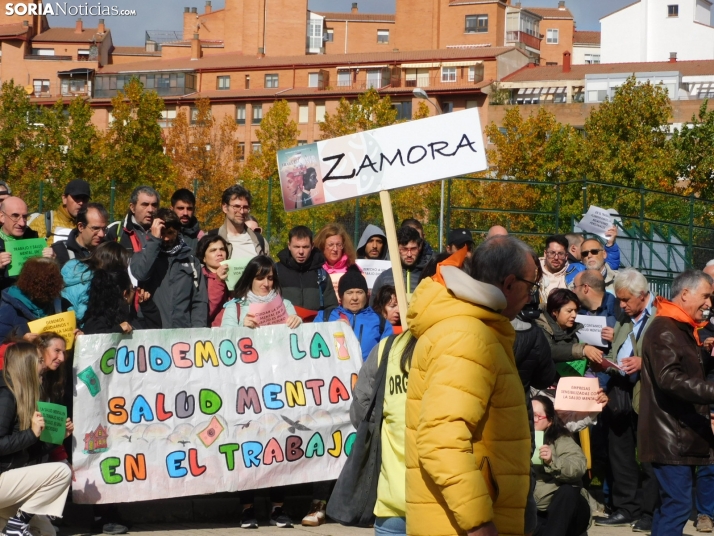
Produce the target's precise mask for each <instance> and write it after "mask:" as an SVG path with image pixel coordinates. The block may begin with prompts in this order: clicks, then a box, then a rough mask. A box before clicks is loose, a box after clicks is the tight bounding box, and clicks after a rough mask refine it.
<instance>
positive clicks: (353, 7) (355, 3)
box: [352, 2, 359, 13]
mask: <svg viewBox="0 0 714 536" xmlns="http://www.w3.org/2000/svg"><path fill="white" fill-rule="evenodd" d="M357 11H359V10H358V9H357V2H352V13H357Z"/></svg>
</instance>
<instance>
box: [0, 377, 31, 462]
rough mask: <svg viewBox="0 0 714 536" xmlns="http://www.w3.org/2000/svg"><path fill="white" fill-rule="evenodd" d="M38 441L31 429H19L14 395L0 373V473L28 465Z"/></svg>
mask: <svg viewBox="0 0 714 536" xmlns="http://www.w3.org/2000/svg"><path fill="white" fill-rule="evenodd" d="M39 442H40V440H39V439H38V438H37V437H36V436H35V434H34V433H33V431H32V429H27V430H22V431H20V419H19V418H18V416H17V402H16V401H15V395H13V394H12V392H11V391H10V389H9V388H8V387H7V384H6V383H5V378H3V376H2V374H0V473H4V472H5V471H8V470H10V469H18V468H20V467H25V466H26V465H28V464H29V463H30V461H31V460H32V458H33V455H32V454H31V452H30V449H32V448H33V447H35V445H37V443H39Z"/></svg>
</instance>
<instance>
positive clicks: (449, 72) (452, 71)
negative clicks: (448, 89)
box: [441, 67, 456, 82]
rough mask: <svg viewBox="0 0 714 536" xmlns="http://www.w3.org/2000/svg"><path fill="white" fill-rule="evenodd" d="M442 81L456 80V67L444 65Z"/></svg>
mask: <svg viewBox="0 0 714 536" xmlns="http://www.w3.org/2000/svg"><path fill="white" fill-rule="evenodd" d="M441 81H442V82H456V67H442V68H441Z"/></svg>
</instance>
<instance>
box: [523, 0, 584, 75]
mask: <svg viewBox="0 0 714 536" xmlns="http://www.w3.org/2000/svg"><path fill="white" fill-rule="evenodd" d="M529 10H530V11H532V12H533V13H535V14H536V15H539V16H540V17H541V21H540V31H541V33H542V34H543V35H544V36H545V38H544V39H543V41H542V43H541V47H540V60H541V61H540V64H541V65H559V64H561V63H562V58H563V52H571V53H572V51H573V33H574V32H575V19H574V18H573V14H572V13H571V12H570V10H569V9H568V8H566V7H565V2H563V1H560V2H558V7H554V8H547V7H531V8H529Z"/></svg>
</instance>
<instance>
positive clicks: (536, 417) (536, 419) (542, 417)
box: [533, 413, 548, 422]
mask: <svg viewBox="0 0 714 536" xmlns="http://www.w3.org/2000/svg"><path fill="white" fill-rule="evenodd" d="M547 418H548V417H546V416H545V415H536V414H535V413H534V414H533V420H534V421H536V422H537V421H542V420H545V419H547Z"/></svg>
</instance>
